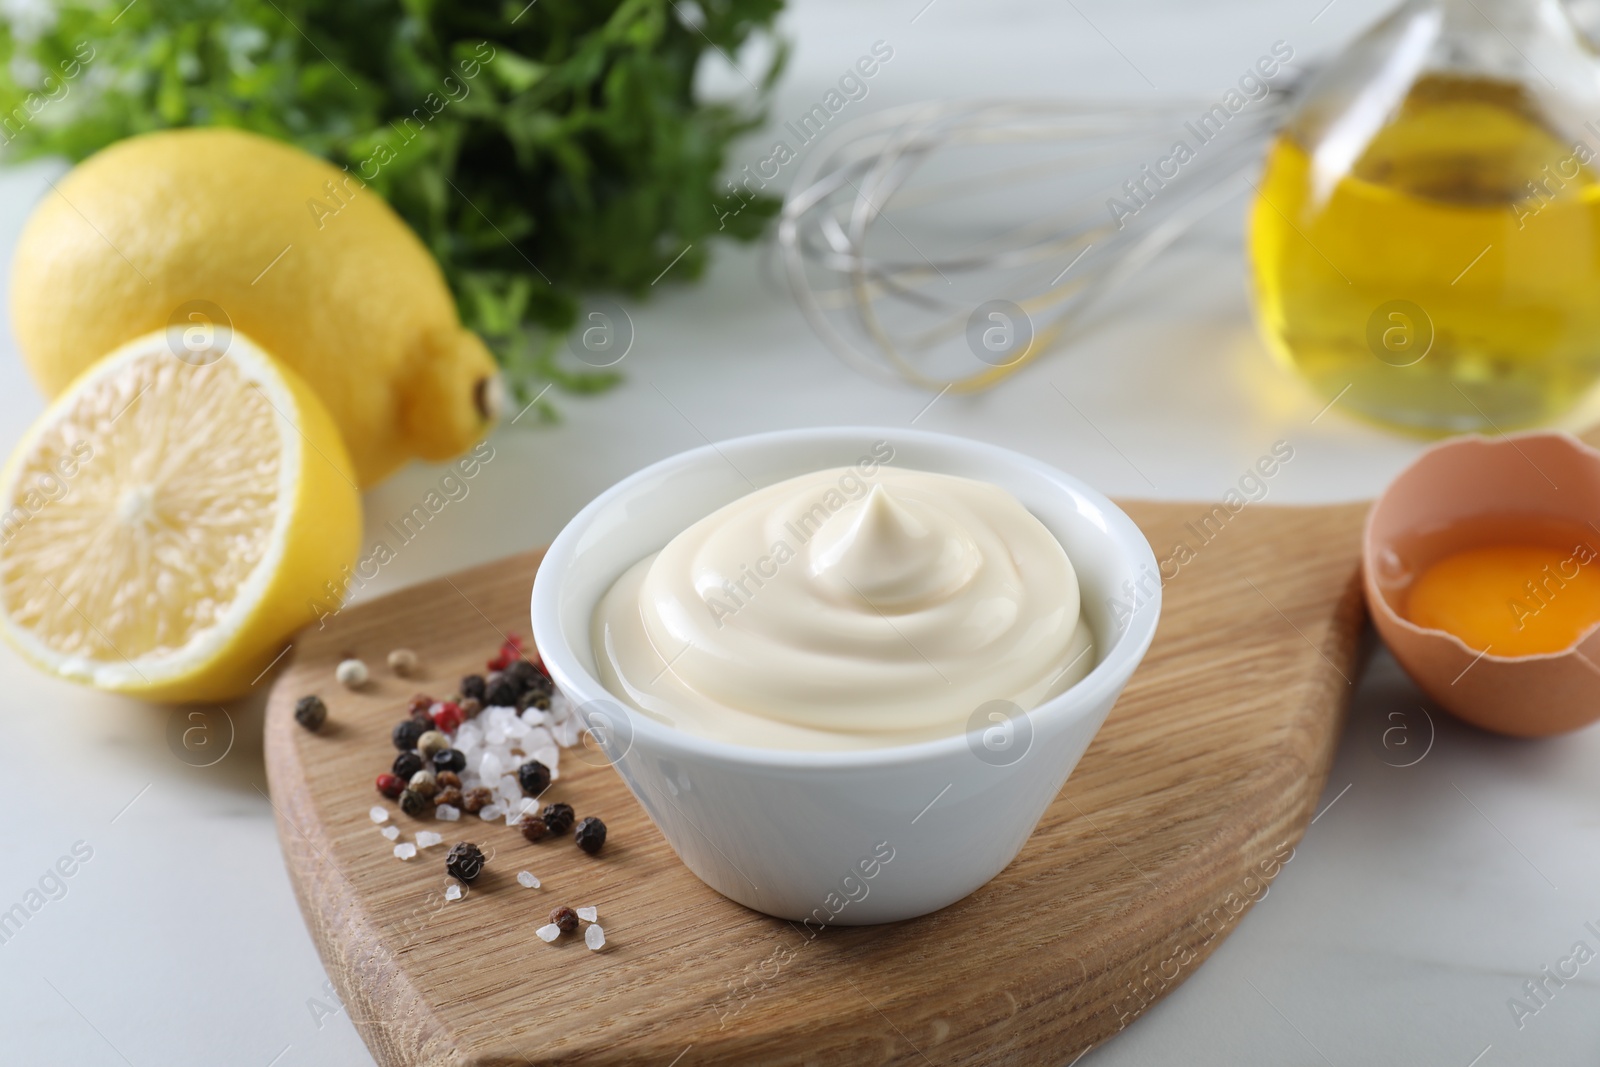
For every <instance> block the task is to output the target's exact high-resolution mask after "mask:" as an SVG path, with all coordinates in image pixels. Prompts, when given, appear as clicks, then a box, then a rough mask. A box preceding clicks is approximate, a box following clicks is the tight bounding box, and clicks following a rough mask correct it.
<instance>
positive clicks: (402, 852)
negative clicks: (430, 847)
mask: <svg viewBox="0 0 1600 1067" xmlns="http://www.w3.org/2000/svg"><path fill="white" fill-rule="evenodd" d="M394 854H395V856H396V857H398V858H400V859H403V860H408V859H410V858H411V857H412V856H415V855H416V854H417V846H416V845H413V844H411V843H409V842H407V843H405V844H400V845H396V846H394Z"/></svg>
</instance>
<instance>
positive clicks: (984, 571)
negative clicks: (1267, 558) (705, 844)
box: [593, 466, 1095, 750]
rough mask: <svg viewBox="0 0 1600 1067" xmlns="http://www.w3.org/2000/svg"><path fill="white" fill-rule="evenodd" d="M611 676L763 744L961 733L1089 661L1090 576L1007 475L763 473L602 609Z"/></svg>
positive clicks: (620, 584) (630, 696) (633, 571)
mask: <svg viewBox="0 0 1600 1067" xmlns="http://www.w3.org/2000/svg"><path fill="white" fill-rule="evenodd" d="M593 631H594V633H593V636H594V648H595V658H596V661H597V665H598V667H599V674H600V680H601V681H602V683H603V684H604V685H605V686H606V688H607V689H609V690H610V691H611V692H612V693H613V694H615V695H616V696H618V697H619V698H621V699H623V700H626V701H627V702H628V703H629V704H631V705H633V706H634V707H635V708H638V709H639V710H641V711H644V712H645V713H647V714H651V715H654V716H656V717H658V718H660V719H662V720H664V721H666V722H668V723H670V724H672V725H674V726H677V727H678V728H681V729H684V730H688V731H690V732H693V733H697V734H702V735H704V736H708V737H713V738H717V739H719V740H724V741H728V742H732V743H735V744H744V745H753V746H756V747H763V748H795V749H822V750H827V749H840V748H870V747H878V746H885V745H895V744H906V743H910V742H912V741H918V740H926V739H929V738H933V737H941V736H948V735H951V734H955V733H959V732H961V731H962V730H964V729H965V728H966V726H967V723H968V720H969V718H970V716H971V715H972V714H973V712H974V711H975V710H976V709H978V708H979V707H980V706H982V705H984V704H987V703H989V702H991V701H994V700H1006V701H1010V702H1013V703H1015V704H1016V705H1018V706H1019V708H1022V709H1027V708H1032V707H1034V706H1035V705H1037V704H1039V703H1040V702H1042V701H1044V700H1046V699H1049V698H1050V697H1051V696H1054V695H1055V694H1057V693H1059V692H1061V691H1063V690H1064V689H1066V688H1068V687H1069V686H1070V685H1072V684H1073V683H1074V682H1076V681H1078V680H1079V679H1080V678H1082V677H1083V676H1084V675H1085V674H1087V673H1088V672H1089V670H1090V669H1092V668H1093V666H1094V663H1095V658H1094V655H1093V636H1092V634H1091V633H1090V631H1089V628H1088V626H1087V625H1086V624H1085V623H1084V621H1083V619H1082V618H1081V615H1080V611H1079V589H1078V581H1077V575H1076V572H1075V571H1074V570H1073V567H1072V563H1071V561H1070V560H1069V559H1068V558H1067V554H1066V551H1065V550H1064V549H1063V548H1062V547H1061V544H1060V542H1059V541H1057V540H1056V538H1055V537H1054V535H1052V534H1051V533H1050V531H1049V530H1047V529H1046V528H1045V526H1044V525H1043V524H1042V523H1041V522H1039V520H1038V519H1036V518H1034V516H1033V515H1032V514H1030V513H1029V512H1028V510H1027V509H1026V508H1024V507H1023V506H1022V504H1021V503H1020V502H1019V501H1018V500H1017V499H1016V498H1015V497H1014V496H1012V495H1011V494H1010V493H1008V492H1006V491H1005V490H1003V489H1000V488H999V487H998V486H994V485H990V484H988V483H986V482H980V481H976V480H973V479H969V478H960V477H956V476H954V475H945V474H934V473H930V472H926V471H915V470H906V469H902V468H894V467H877V466H874V467H873V468H872V470H871V473H870V474H868V473H866V469H865V468H855V467H843V468H837V469H832V470H825V471H817V472H814V473H812V474H807V475H802V476H800V477H798V478H792V479H789V480H787V481H784V482H779V483H777V484H775V485H771V486H767V487H766V488H764V489H758V490H756V491H755V492H753V493H750V494H749V495H747V496H745V497H742V498H740V499H739V500H736V501H734V502H733V503H731V504H728V505H726V506H724V507H722V508H720V509H718V510H717V511H715V512H713V513H712V514H711V515H708V516H706V517H705V518H704V519H702V520H700V521H699V522H696V523H695V524H694V525H692V526H690V527H689V528H688V529H687V530H685V531H683V532H682V533H681V534H679V535H678V536H677V537H675V538H673V539H672V541H671V542H670V543H668V545H667V546H666V547H665V548H663V549H662V550H661V551H660V552H658V553H656V554H655V555H654V556H650V557H648V558H646V559H644V560H641V561H640V562H639V563H637V564H636V565H634V566H633V567H632V568H630V569H629V570H628V571H627V572H625V573H624V574H623V575H622V577H621V578H619V579H618V580H617V582H616V583H615V584H614V585H613V586H612V588H611V589H610V590H609V591H608V592H607V593H606V595H605V596H604V597H603V598H602V599H601V602H600V604H599V606H598V607H597V608H596V611H595V616H594V624H593Z"/></svg>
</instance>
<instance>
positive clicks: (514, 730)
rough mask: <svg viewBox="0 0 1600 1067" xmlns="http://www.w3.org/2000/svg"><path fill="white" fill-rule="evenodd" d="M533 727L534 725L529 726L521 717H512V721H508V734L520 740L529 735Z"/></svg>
mask: <svg viewBox="0 0 1600 1067" xmlns="http://www.w3.org/2000/svg"><path fill="white" fill-rule="evenodd" d="M532 729H533V727H531V726H529V725H528V724H527V723H525V722H523V721H522V720H521V719H512V720H511V721H510V722H508V723H506V736H507V737H514V738H516V739H517V740H519V741H520V740H522V739H523V738H524V737H527V736H528V732H529V731H530V730H532Z"/></svg>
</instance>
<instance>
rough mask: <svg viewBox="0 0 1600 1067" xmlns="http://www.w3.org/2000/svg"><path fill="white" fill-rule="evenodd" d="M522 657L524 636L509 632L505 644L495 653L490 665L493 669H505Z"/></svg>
mask: <svg viewBox="0 0 1600 1067" xmlns="http://www.w3.org/2000/svg"><path fill="white" fill-rule="evenodd" d="M521 658H522V638H521V637H520V636H518V635H517V634H508V635H507V636H506V641H505V644H503V645H501V646H500V651H499V652H496V653H495V656H494V659H491V660H490V661H489V663H488V666H489V669H490V670H491V671H503V670H505V669H506V668H507V667H509V666H511V665H512V664H513V663H515V662H516V661H517V660H519V659H521Z"/></svg>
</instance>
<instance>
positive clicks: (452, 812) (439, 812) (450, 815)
mask: <svg viewBox="0 0 1600 1067" xmlns="http://www.w3.org/2000/svg"><path fill="white" fill-rule="evenodd" d="M433 817H434V818H435V819H443V820H444V821H445V822H455V821H456V820H457V819H459V818H461V809H460V808H458V807H456V806H455V805H453V804H440V805H439V806H438V807H436V808H434V809H433Z"/></svg>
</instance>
